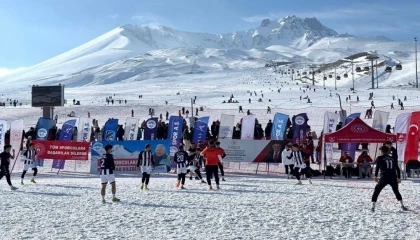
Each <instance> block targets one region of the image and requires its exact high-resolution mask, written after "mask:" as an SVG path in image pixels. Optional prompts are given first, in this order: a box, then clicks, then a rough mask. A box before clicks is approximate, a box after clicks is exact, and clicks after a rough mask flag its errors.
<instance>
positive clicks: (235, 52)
mask: <svg viewBox="0 0 420 240" xmlns="http://www.w3.org/2000/svg"><path fill="white" fill-rule="evenodd" d="M410 44H411V43H410ZM410 44H409V43H401V42H393V41H391V40H389V39H387V38H385V37H372V38H359V37H355V36H351V35H348V34H341V35H339V34H338V33H337V32H335V31H334V30H332V29H330V28H328V27H325V26H324V25H322V24H321V23H320V22H319V21H318V20H317V19H315V18H305V19H302V18H298V17H295V16H288V17H285V18H282V19H280V20H278V21H271V20H268V19H265V20H262V22H261V24H260V26H258V27H257V28H254V29H249V30H247V31H238V32H233V33H226V34H208V33H192V32H186V31H180V30H176V29H173V28H169V27H165V26H159V27H151V26H146V27H139V26H134V25H124V26H122V27H119V28H116V29H113V30H111V31H110V32H108V33H106V34H104V35H102V36H100V37H98V38H96V39H94V40H92V41H90V42H88V43H86V44H83V45H81V46H79V47H77V48H74V49H72V50H70V51H68V52H65V53H63V54H61V55H59V56H56V57H54V58H51V59H49V60H47V61H45V62H42V63H40V64H37V65H35V66H33V67H29V68H26V69H25V70H23V71H20V72H17V73H14V74H11V75H8V76H5V77H2V78H0V80H1V81H2V82H5V83H8V84H17V83H19V85H21V86H22V85H25V86H30V85H32V84H44V85H45V84H58V83H61V84H65V85H66V86H67V87H79V86H86V85H92V84H110V83H116V82H131V81H142V80H147V79H154V78H159V77H170V76H180V75H184V74H187V73H214V72H219V71H227V70H241V69H248V68H260V67H263V66H264V65H265V63H267V61H269V60H274V61H283V62H295V63H301V64H300V65H296V66H295V67H296V68H301V67H303V66H305V64H308V63H309V64H310V63H316V64H322V63H327V62H332V61H336V60H338V59H342V58H345V57H347V56H349V55H351V54H355V53H359V52H366V51H375V50H377V51H378V53H379V54H383V55H387V56H391V57H392V58H393V59H391V61H392V62H404V61H406V59H409V60H410V59H411V58H412V53H411V52H410V51H407V49H410V46H411V45H410ZM393 53H395V54H393Z"/></svg>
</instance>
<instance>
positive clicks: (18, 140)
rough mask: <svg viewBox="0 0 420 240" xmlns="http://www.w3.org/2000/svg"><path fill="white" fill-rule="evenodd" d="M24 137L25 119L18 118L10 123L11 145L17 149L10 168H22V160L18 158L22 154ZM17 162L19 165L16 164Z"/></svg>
mask: <svg viewBox="0 0 420 240" xmlns="http://www.w3.org/2000/svg"><path fill="white" fill-rule="evenodd" d="M22 137H23V120H22V119H20V120H16V121H13V122H12V124H10V145H12V149H15V152H16V153H15V159H13V163H11V164H10V169H12V168H13V167H15V168H17V169H20V168H19V165H20V161H19V160H18V158H19V156H20V154H18V153H19V150H20V146H21V145H22ZM16 163H17V166H15V164H16Z"/></svg>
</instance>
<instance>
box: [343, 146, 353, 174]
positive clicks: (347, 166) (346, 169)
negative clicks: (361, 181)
mask: <svg viewBox="0 0 420 240" xmlns="http://www.w3.org/2000/svg"><path fill="white" fill-rule="evenodd" d="M340 162H341V163H342V166H343V167H342V169H343V175H344V176H345V177H346V178H349V177H350V176H351V170H352V169H353V165H351V164H352V163H353V159H352V158H351V157H350V156H349V155H348V154H347V152H343V156H341V158H340Z"/></svg>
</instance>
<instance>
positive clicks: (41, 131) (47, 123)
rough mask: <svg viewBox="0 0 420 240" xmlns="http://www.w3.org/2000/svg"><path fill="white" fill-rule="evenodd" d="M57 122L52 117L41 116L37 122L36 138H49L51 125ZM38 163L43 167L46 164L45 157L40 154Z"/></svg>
mask: <svg viewBox="0 0 420 240" xmlns="http://www.w3.org/2000/svg"><path fill="white" fill-rule="evenodd" d="M54 124H55V121H53V120H52V119H50V118H39V119H38V123H37V124H36V137H35V139H36V140H48V132H49V131H50V129H51V127H52V126H53V125H54ZM36 165H37V166H40V167H43V166H44V159H42V158H40V157H39V156H38V158H37V160H36Z"/></svg>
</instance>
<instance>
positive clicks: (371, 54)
mask: <svg viewBox="0 0 420 240" xmlns="http://www.w3.org/2000/svg"><path fill="white" fill-rule="evenodd" d="M378 58H379V57H378V55H376V54H375V53H370V54H369V55H368V56H367V57H366V60H369V61H370V63H371V69H372V89H374V88H375V70H374V68H373V61H375V60H377V59H378Z"/></svg>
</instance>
